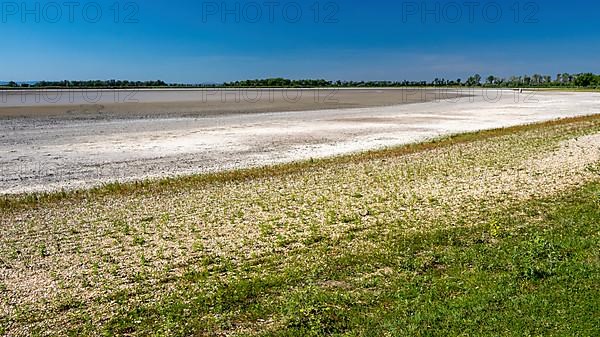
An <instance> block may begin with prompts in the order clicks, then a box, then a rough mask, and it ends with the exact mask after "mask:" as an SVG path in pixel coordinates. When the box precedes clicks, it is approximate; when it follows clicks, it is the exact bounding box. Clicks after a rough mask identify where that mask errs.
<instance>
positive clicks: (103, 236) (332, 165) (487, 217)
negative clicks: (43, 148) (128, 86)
mask: <svg viewBox="0 0 600 337" xmlns="http://www.w3.org/2000/svg"><path fill="white" fill-rule="evenodd" d="M599 132H600V117H586V118H576V119H570V120H565V121H558V122H550V123H544V124H538V125H530V126H522V127H515V128H510V129H501V130H493V131H485V132H480V133H472V134H466V135H459V136H454V137H449V138H445V139H440V140H437V141H434V142H429V143H424V144H418V145H410V146H405V147H401V148H395V149H389V150H384V151H377V152H370V153H366V154H360V155H353V156H347V157H342V158H336V159H328V160H319V161H313V162H305V163H298V164H289V165H281V166H276V167H270V168H263V169H253V170H245V171H237V172H230V173H224V174H214V175H204V176H197V177H189V178H182V179H175V180H164V181H161V182H146V183H140V184H127V185H119V184H113V185H109V186H106V187H103V188H99V189H95V190H91V191H87V192H85V191H83V192H78V193H63V194H53V195H37V196H32V195H29V196H22V197H11V198H5V199H4V200H3V202H2V204H1V205H0V208H1V212H2V218H1V226H2V231H3V234H2V237H1V239H0V263H1V264H0V268H1V269H0V271H1V275H2V279H1V280H0V282H1V283H0V296H1V299H2V302H1V303H0V315H1V316H0V327H1V328H0V333H6V334H9V335H11V334H12V335H19V334H31V335H35V334H41V335H46V334H48V335H55V334H69V333H70V334H73V335H79V334H83V335H89V334H132V335H190V334H192V335H203V334H206V335H219V334H237V335H244V334H248V335H274V336H291V335H294V336H307V335H325V334H334V335H335V334H339V335H341V334H347V335H357V334H358V335H373V336H380V335H384V334H386V333H387V334H389V335H443V336H447V335H459V334H467V335H519V336H521V335H581V336H591V335H595V334H597V333H598V326H599V325H600V316H599V315H600V312H599V310H598V303H600V288H599V286H598V285H599V284H600V161H599V160H600V149H599V145H600V136H598V133H599Z"/></svg>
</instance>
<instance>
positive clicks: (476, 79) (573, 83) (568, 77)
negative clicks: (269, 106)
mask: <svg viewBox="0 0 600 337" xmlns="http://www.w3.org/2000/svg"><path fill="white" fill-rule="evenodd" d="M223 86H224V87H299V88H302V87H460V86H466V87H500V88H518V87H585V88H590V87H593V88H600V75H594V74H592V73H584V74H567V73H564V74H557V75H556V77H555V78H552V77H551V76H549V75H539V74H534V75H531V76H529V75H524V76H511V77H509V78H501V77H496V76H494V75H490V76H488V77H487V78H486V79H485V81H484V79H483V78H482V77H481V75H479V74H475V75H473V76H470V77H468V78H467V79H466V80H462V79H460V78H459V79H456V80H447V79H444V78H435V79H434V80H433V81H431V82H428V81H327V80H323V79H317V80H310V79H309V80H290V79H285V78H267V79H256V80H245V81H235V82H228V83H224V84H223Z"/></svg>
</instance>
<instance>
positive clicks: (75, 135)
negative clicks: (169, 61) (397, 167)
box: [0, 89, 600, 194]
mask: <svg viewBox="0 0 600 337" xmlns="http://www.w3.org/2000/svg"><path fill="white" fill-rule="evenodd" d="M283 92H284V91H281V90H277V91H272V93H273V97H275V98H273V99H272V100H271V99H267V98H264V97H269V96H265V95H269V94H270V93H269V92H264V91H260V90H254V91H253V93H252V95H256V94H260V95H262V97H263V98H261V100H258V101H254V102H250V101H247V98H248V96H250V95H251V93H250V92H248V93H244V94H241V93H239V92H237V93H236V92H235V91H233V93H232V91H227V92H204V93H203V92H202V91H198V90H195V91H194V90H190V91H186V90H175V91H148V90H146V91H140V92H139V93H137V94H136V99H138V102H137V103H136V102H126V103H123V102H120V103H119V102H115V101H114V100H113V101H112V102H111V101H110V99H111V98H114V97H111V98H106V97H107V96H103V97H105V98H104V99H105V101H102V100H100V101H98V102H95V103H89V102H87V101H84V102H81V101H77V99H74V100H73V102H72V103H71V101H70V99H67V101H62V100H58V101H56V103H54V104H50V103H49V102H48V101H44V100H40V102H35V100H34V101H31V99H32V98H31V97H29V96H27V94H23V93H22V92H15V93H9V94H7V93H5V94H4V95H5V97H4V98H6V99H5V100H2V99H4V98H2V99H0V102H2V103H1V104H0V153H1V154H2V155H1V156H0V173H1V174H0V177H1V178H0V193H2V194H12V193H24V192H33V191H53V190H59V189H73V188H85V187H90V186H95V185H98V184H102V183H105V182H110V181H117V180H118V181H131V180H139V179H146V178H157V177H167V176H177V175H183V174H192V173H201V172H213V171H219V170H226V169H232V168H241V167H251V166H260V165H266V164H273V163H281V162H288V161H294V160H302V159H308V158H315V157H325V156H332V155H339V154H344V153H349V152H354V151H362V150H368V149H374V148H381V147H386V146H393V145H399V144H403V143H407V142H414V141H419V140H424V139H427V138H430V137H435V136H439V135H443V134H451V133H458V132H465V131H474V130H481V129H488V128H496V127H503V126H510V125H517V124H523V123H531V122H537V121H544V120H550V119H556V118H562V117H571V116H579V115H589V114H597V113H600V94H597V93H560V92H537V93H535V94H531V93H524V94H522V95H519V94H516V93H515V92H513V91H496V90H494V91H490V92H486V93H482V92H481V91H475V92H474V93H472V92H448V91H447V90H444V91H436V90H422V91H416V90H399V89H393V90H382V89H373V90H337V91H331V90H329V89H323V90H319V91H315V90H302V91H296V92H294V93H293V94H292V92H287V93H286V94H289V96H288V98H285V97H286V96H284V94H283ZM299 92H300V93H301V94H300V98H299V99H297V100H295V101H294V100H291V99H289V97H293V96H294V95H298V94H297V93H299ZM108 93H109V94H114V92H111V91H108ZM209 94H210V96H209ZM23 95H25V96H23ZM30 95H33V96H32V97H35V95H36V93H35V92H30ZM75 95H77V94H75ZM234 95H238V96H239V97H240V98H241V99H240V100H239V101H238V100H237V99H236V97H235V96H234ZM244 95H246V96H244ZM332 95H333V96H332ZM23 97H25V101H26V102H25V103H22V101H21V100H22V99H23ZM223 97H225V100H223ZM253 97H255V96H253ZM276 97H279V98H276ZM315 97H316V98H315ZM61 99H64V98H62V97H61ZM332 99H333V100H332ZM327 102H328V103H327ZM409 103H410V104H409Z"/></svg>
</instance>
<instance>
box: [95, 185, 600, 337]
mask: <svg viewBox="0 0 600 337" xmlns="http://www.w3.org/2000/svg"><path fill="white" fill-rule="evenodd" d="M479 216H480V218H481V219H482V220H484V221H486V222H488V223H489V225H483V226H475V227H471V228H453V229H444V230H434V231H432V232H429V233H425V234H416V235H411V234H406V233H402V232H397V233H394V234H392V235H388V236H385V237H378V238H377V248H376V249H373V250H371V251H368V252H365V251H359V252H351V251H348V250H346V249H344V248H343V247H339V243H340V242H332V241H329V240H322V241H320V242H319V243H318V244H315V245H312V246H311V248H310V249H308V250H306V251H304V252H302V254H301V255H302V257H301V258H300V257H299V258H298V260H297V261H295V263H292V264H290V265H287V266H286V267H285V268H284V269H280V265H281V263H282V260H283V259H284V258H282V257H271V258H270V259H267V260H259V261H251V262H249V263H248V264H246V265H243V266H240V267H239V268H237V269H236V270H235V271H230V272H231V276H230V277H229V278H228V279H226V280H223V281H222V282H220V283H218V284H215V285H214V288H213V290H214V291H213V292H211V293H206V292H204V291H199V289H198V288H197V285H198V284H202V283H203V282H206V281H207V274H206V273H193V272H190V273H189V274H187V275H186V277H185V278H184V281H183V282H181V284H180V289H178V291H177V292H176V293H175V295H173V296H170V297H168V298H166V299H164V300H163V301H161V302H160V303H154V304H152V305H142V306H140V307H136V308H134V309H133V310H124V311H122V312H120V313H119V314H118V315H117V317H115V318H114V319H112V320H110V321H109V322H108V323H107V324H106V326H104V329H105V332H107V333H110V334H113V333H115V334H124V333H133V332H136V333H140V334H142V335H146V334H154V333H158V334H159V335H160V334H174V335H182V336H183V335H190V334H203V333H206V334H210V333H211V331H217V330H222V329H231V328H235V327H236V326H238V325H242V326H243V325H244V323H245V321H250V322H252V321H256V320H258V319H259V318H269V317H278V321H280V322H281V323H282V324H281V325H278V326H274V327H273V329H272V331H268V332H264V333H261V335H265V336H318V335H364V336H382V335H386V334H389V335H406V336H432V335H435V336H452V335H469V336H476V335H488V336H490V335H495V336H497V335H503V336H504V335H512V336H523V335H526V336H542V335H543V336H550V335H554V336H566V335H578V336H593V335H596V334H597V333H598V332H599V330H598V329H599V327H600V325H599V324H600V316H599V315H600V312H599V308H598V303H600V287H599V285H600V221H599V220H600V184H599V183H592V184H589V185H587V186H585V187H584V188H582V189H580V190H578V191H575V192H573V193H569V194H566V195H563V196H560V197H556V198H551V199H547V200H538V201H534V202H530V203H527V204H525V205H521V206H520V207H518V208H515V209H512V210H510V211H509V212H502V213H500V214H495V213H483V214H480V215H479ZM369 235H372V236H373V237H374V239H375V237H377V231H373V233H369ZM322 256H329V257H330V258H329V259H326V260H322V259H321V258H320V257H322ZM358 275H363V276H364V277H360V278H357V276H358ZM249 328H251V325H250V326H249Z"/></svg>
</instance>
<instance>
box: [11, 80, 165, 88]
mask: <svg viewBox="0 0 600 337" xmlns="http://www.w3.org/2000/svg"><path fill="white" fill-rule="evenodd" d="M6 86H8V87H11V88H152V87H165V86H168V85H167V83H165V82H164V81H161V80H158V81H127V80H124V81H121V80H108V81H103V80H92V81H39V82H35V83H16V82H14V81H11V82H8V84H7V85H6Z"/></svg>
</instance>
